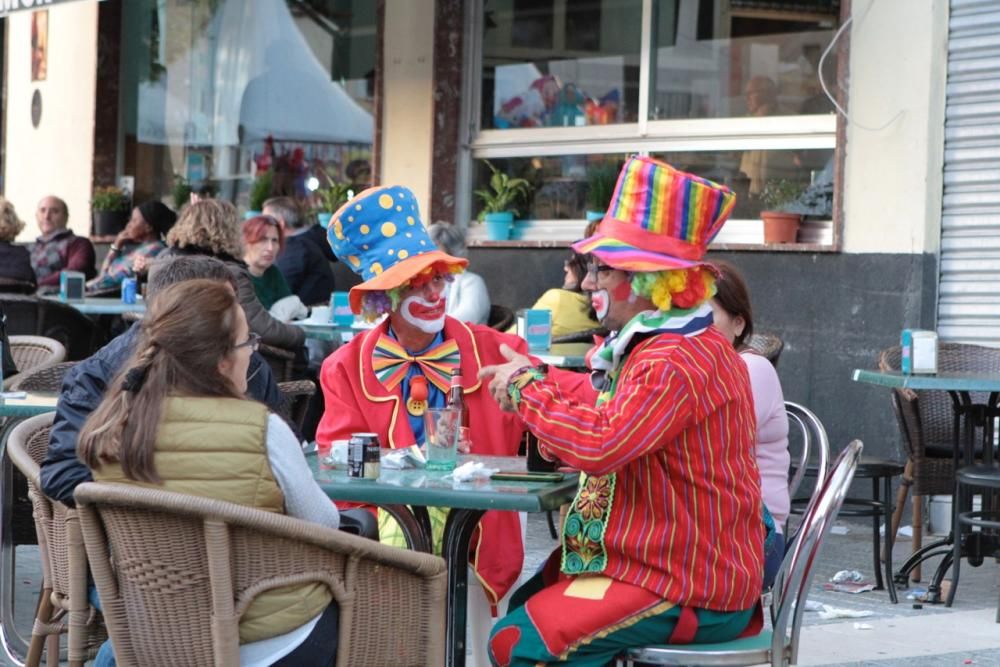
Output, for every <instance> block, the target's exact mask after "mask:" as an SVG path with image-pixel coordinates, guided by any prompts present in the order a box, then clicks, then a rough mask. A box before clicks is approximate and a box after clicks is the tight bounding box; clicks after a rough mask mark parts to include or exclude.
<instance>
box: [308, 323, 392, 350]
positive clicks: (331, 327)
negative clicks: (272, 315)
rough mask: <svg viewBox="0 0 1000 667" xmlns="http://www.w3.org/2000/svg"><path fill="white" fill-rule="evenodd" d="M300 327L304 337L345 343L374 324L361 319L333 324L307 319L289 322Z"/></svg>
mask: <svg viewBox="0 0 1000 667" xmlns="http://www.w3.org/2000/svg"><path fill="white" fill-rule="evenodd" d="M290 324H293V325H295V326H297V327H299V328H300V329H302V330H303V331H304V332H305V334H306V338H312V339H314V340H323V341H328V342H332V343H337V344H338V345H339V344H341V343H346V342H348V341H350V340H351V339H352V338H354V336H355V334H359V333H362V332H365V331H368V330H369V329H371V328H373V327H374V326H375V325H374V324H371V323H368V322H364V321H361V320H355V321H354V322H353V323H351V324H334V323H333V322H324V323H317V322H310V321H309V320H293V321H292V322H290Z"/></svg>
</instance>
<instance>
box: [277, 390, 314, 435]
mask: <svg viewBox="0 0 1000 667" xmlns="http://www.w3.org/2000/svg"><path fill="white" fill-rule="evenodd" d="M278 391H280V392H281V398H282V406H281V417H282V418H283V419H284V420H285V421H287V422H288V423H289V424H293V425H294V426H295V427H296V428H297V429H298V431H297V432H298V433H301V432H302V424H303V423H304V422H305V418H306V413H307V412H308V411H309V401H310V400H311V399H312V397H313V394H315V393H316V383H315V382H313V381H312V380H292V381H290V382H279V383H278Z"/></svg>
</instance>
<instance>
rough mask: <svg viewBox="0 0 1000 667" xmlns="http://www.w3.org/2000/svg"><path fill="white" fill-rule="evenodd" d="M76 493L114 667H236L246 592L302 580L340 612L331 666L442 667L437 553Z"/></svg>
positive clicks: (230, 508) (110, 491) (163, 496)
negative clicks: (316, 586) (318, 585)
mask: <svg viewBox="0 0 1000 667" xmlns="http://www.w3.org/2000/svg"><path fill="white" fill-rule="evenodd" d="M75 497H76V502H77V512H78V513H79V515H80V525H81V527H82V528H83V538H84V542H85V544H86V547H87V555H88V557H89V559H90V566H91V571H92V572H93V575H94V581H95V582H96V583H97V590H98V592H99V593H100V596H101V601H102V606H103V608H104V618H105V621H106V622H107V625H108V629H109V631H110V633H111V638H112V641H113V642H114V647H115V657H116V659H117V662H118V664H119V665H122V667H129V666H131V665H213V664H214V665H236V664H237V663H238V660H239V646H238V636H239V635H238V631H237V628H238V625H239V621H240V617H241V615H242V614H243V613H244V611H245V610H246V608H247V606H248V605H249V603H250V602H251V601H252V600H253V598H254V596H256V595H258V594H260V593H261V592H263V591H265V590H268V589H270V588H275V587H278V586H285V585H288V584H289V583H295V582H307V581H320V582H323V583H325V584H326V585H327V586H328V587H329V588H330V590H331V592H332V593H333V596H334V598H335V599H336V601H337V603H338V605H339V607H340V626H339V644H338V655H337V665H339V666H340V667H344V666H346V665H348V664H350V665H352V666H356V667H366V666H368V665H371V666H382V665H427V666H434V667H438V666H439V665H442V664H444V648H445V597H446V588H447V570H446V566H445V562H444V560H443V559H441V558H439V557H437V556H432V555H429V554H423V553H417V552H412V551H405V550H402V549H394V548H392V547H387V546H384V545H382V544H379V543H377V542H373V541H372V540H366V539H363V538H359V537H355V536H353V535H346V534H344V533H343V532H341V531H337V530H331V529H329V528H324V527H321V526H317V525H315V524H311V523H307V522H305V521H300V520H298V519H293V518H292V517H289V516H283V515H280V514H274V513H271V512H264V511H262V510H258V509H254V508H251V507H245V506H242V505H235V504H231V503H226V502H222V501H218V500H213V499H209V498H203V497H197V496H188V495H184V494H178V493H171V492H168V491H160V490H157V489H147V488H140V487H137V486H132V485H123V484H95V483H87V484H81V485H80V486H79V487H77V489H76V494H75ZM178 638H183V641H178Z"/></svg>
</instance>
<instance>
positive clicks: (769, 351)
mask: <svg viewBox="0 0 1000 667" xmlns="http://www.w3.org/2000/svg"><path fill="white" fill-rule="evenodd" d="M747 347H749V348H750V349H751V350H753V351H754V352H756V353H757V354H759V355H761V356H762V357H764V358H765V359H767V360H768V361H770V362H771V365H772V366H774V367H775V368H777V367H778V357H780V356H781V350H783V349H784V347H785V344H784V343H783V342H782V340H781V339H780V338H778V337H777V336H775V335H774V334H767V333H755V334H754V335H752V336H750V340H748V341H747Z"/></svg>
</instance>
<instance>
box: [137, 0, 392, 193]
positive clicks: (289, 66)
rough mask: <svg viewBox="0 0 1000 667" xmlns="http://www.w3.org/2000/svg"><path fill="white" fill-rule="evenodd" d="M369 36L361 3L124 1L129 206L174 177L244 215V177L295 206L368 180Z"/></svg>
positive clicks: (368, 14) (369, 21)
mask: <svg viewBox="0 0 1000 667" xmlns="http://www.w3.org/2000/svg"><path fill="white" fill-rule="evenodd" d="M374 26H375V9H374V3H371V2H368V1H367V0H309V1H307V2H300V1H294V2H284V1H276V0H247V1H244V0H218V1H215V2H195V3H192V2H190V1H189V0H130V1H129V2H123V3H122V30H123V45H122V59H121V63H122V65H121V67H122V87H121V113H122V122H121V132H122V135H123V143H124V147H123V148H124V150H123V157H124V160H123V165H122V166H123V169H122V171H123V172H124V173H127V174H134V175H135V177H136V181H135V182H136V191H137V194H138V195H139V196H140V198H145V197H159V196H163V195H164V194H165V193H166V192H168V191H169V190H170V188H171V184H172V181H173V179H174V178H175V177H183V178H185V179H186V180H187V181H189V182H190V183H191V184H192V185H193V186H195V187H197V186H199V185H200V184H203V183H206V182H214V183H215V184H216V185H217V186H218V189H219V193H220V195H221V196H223V197H226V198H229V199H233V200H236V201H238V202H240V203H244V204H245V199H243V197H244V196H245V193H246V191H247V189H248V187H249V185H250V182H251V177H252V174H253V173H254V171H255V170H256V171H257V172H258V173H259V172H261V171H268V170H270V171H271V172H272V175H273V178H272V192H271V194H288V195H295V196H305V195H306V194H307V189H306V182H307V180H308V178H309V177H310V176H311V175H317V174H323V173H325V172H330V173H331V174H332V175H334V176H335V177H336V178H338V179H340V180H343V181H350V182H354V181H355V180H356V179H358V180H363V179H365V178H368V179H370V172H371V168H370V166H367V165H369V164H370V160H371V147H372V141H373V133H374V120H373V114H372V107H373V104H372V100H373V88H372V81H373V78H374V74H373V73H374V67H375V29H374ZM359 165H360V166H359ZM366 167H367V168H366ZM349 172H350V173H349ZM321 180H323V179H322V177H321ZM324 182H325V181H324Z"/></svg>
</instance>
